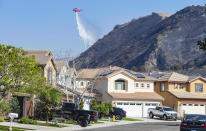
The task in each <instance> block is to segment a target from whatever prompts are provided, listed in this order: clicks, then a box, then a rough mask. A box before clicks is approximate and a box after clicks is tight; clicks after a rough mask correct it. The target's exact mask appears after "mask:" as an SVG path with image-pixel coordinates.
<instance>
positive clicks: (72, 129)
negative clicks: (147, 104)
mask: <svg viewBox="0 0 206 131" xmlns="http://www.w3.org/2000/svg"><path fill="white" fill-rule="evenodd" d="M136 119H140V120H143V121H124V120H121V121H119V122H108V121H101V120H100V122H104V123H100V124H90V125H89V126H87V127H81V126H79V125H75V124H64V125H66V126H68V127H63V128H57V127H48V126H37V125H28V124H19V123H16V122H14V123H13V126H15V127H21V128H28V129H34V130H37V131H47V130H49V131H68V130H69V131H76V130H85V129H95V128H101V127H110V126H118V125H127V124H134V123H150V122H152V123H154V122H180V121H170V120H168V121H164V120H159V119H156V118H155V119H149V118H136ZM9 124H10V123H9V122H0V125H5V126H9Z"/></svg>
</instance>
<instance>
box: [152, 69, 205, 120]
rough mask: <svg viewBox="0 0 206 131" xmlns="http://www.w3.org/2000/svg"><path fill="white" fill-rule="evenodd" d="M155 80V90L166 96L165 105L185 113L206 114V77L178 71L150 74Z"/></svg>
mask: <svg viewBox="0 0 206 131" xmlns="http://www.w3.org/2000/svg"><path fill="white" fill-rule="evenodd" d="M150 76H152V77H155V78H156V79H158V81H156V82H155V92H156V93H158V94H159V95H161V96H162V97H164V101H163V105H165V106H169V107H171V108H173V109H174V110H175V111H177V112H178V114H179V116H183V115H184V114H206V79H205V78H203V77H201V76H196V77H194V76H193V77H191V76H187V75H183V74H180V73H176V72H159V73H153V74H150Z"/></svg>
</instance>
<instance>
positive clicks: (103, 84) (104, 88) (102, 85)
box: [95, 79, 108, 94]
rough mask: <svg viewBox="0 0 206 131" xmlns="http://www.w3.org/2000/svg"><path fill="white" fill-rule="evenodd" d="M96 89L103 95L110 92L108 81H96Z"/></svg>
mask: <svg viewBox="0 0 206 131" xmlns="http://www.w3.org/2000/svg"><path fill="white" fill-rule="evenodd" d="M95 89H96V90H97V91H98V92H100V93H101V94H104V93H105V92H108V80H107V79H98V80H96V83H95Z"/></svg>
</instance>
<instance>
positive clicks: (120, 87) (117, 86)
mask: <svg viewBox="0 0 206 131" xmlns="http://www.w3.org/2000/svg"><path fill="white" fill-rule="evenodd" d="M125 86H126V82H125V81H124V80H116V81H115V90H125V89H126V87H125Z"/></svg>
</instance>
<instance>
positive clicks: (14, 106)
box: [10, 97, 20, 114]
mask: <svg viewBox="0 0 206 131" xmlns="http://www.w3.org/2000/svg"><path fill="white" fill-rule="evenodd" d="M10 108H11V112H12V113H17V114H19V112H20V106H19V101H18V99H17V97H12V99H11V100H10Z"/></svg>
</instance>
